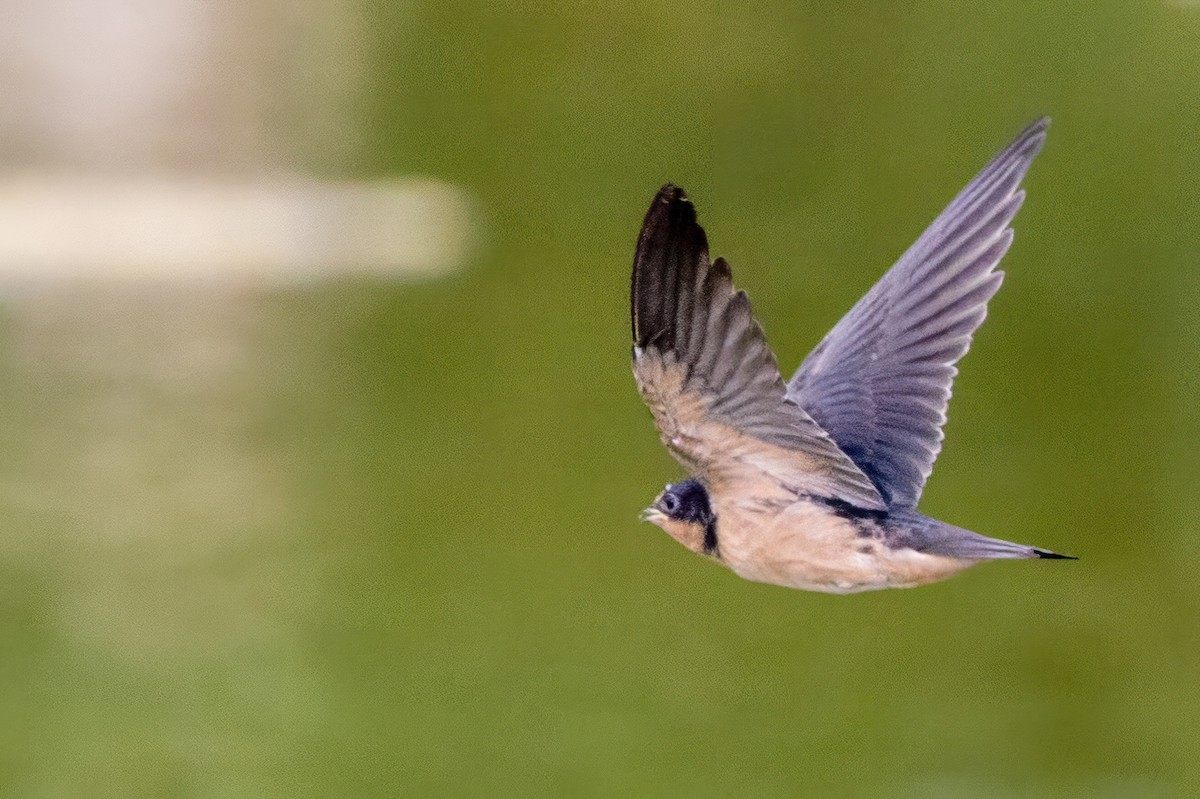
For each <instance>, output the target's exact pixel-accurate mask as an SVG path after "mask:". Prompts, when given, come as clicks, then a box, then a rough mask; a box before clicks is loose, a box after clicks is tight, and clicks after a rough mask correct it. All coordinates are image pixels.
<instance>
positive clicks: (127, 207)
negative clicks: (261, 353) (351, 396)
mask: <svg viewBox="0 0 1200 799" xmlns="http://www.w3.org/2000/svg"><path fill="white" fill-rule="evenodd" d="M467 208H468V203H467V201H466V199H465V198H464V197H463V195H462V193H461V192H460V191H458V190H456V189H454V188H453V187H451V186H448V185H446V184H444V183H438V182H435V181H428V180H411V181H378V182H369V183H340V184H332V183H320V182H316V181H313V180H306V179H304V178H300V177H295V178H291V179H286V180H281V179H270V180H267V179H258V180H245V181H234V180H229V179H216V178H192V179H187V180H179V179H170V180H168V179H166V178H160V179H153V178H148V179H120V178H98V177H69V176H49V175H37V174H28V175H25V176H22V177H15V178H8V179H2V178H0V280H3V281H5V282H7V283H12V282H14V281H17V282H19V281H21V280H22V279H27V278H32V279H34V280H42V279H50V280H57V279H72V278H87V277H97V276H106V277H114V278H118V279H138V278H150V279H154V280H177V279H183V280H187V281H193V280H199V281H205V280H221V279H227V278H248V279H251V280H268V281H276V280H278V281H288V280H296V279H299V280H307V279H312V278H314V277H320V276H321V275H324V274H330V273H334V274H336V273H344V272H364V273H372V274H376V275H405V276H412V277H431V276H434V275H438V274H441V273H444V272H447V271H450V270H452V269H453V268H454V267H456V266H457V265H459V264H460V263H462V261H463V259H464V257H465V249H466V247H467V240H468V235H467V231H468V227H469V214H468V211H467Z"/></svg>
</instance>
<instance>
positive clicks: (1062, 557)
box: [1033, 547, 1079, 560]
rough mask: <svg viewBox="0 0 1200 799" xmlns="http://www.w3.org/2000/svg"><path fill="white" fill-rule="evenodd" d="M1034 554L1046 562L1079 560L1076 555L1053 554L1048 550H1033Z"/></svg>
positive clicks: (1035, 548)
mask: <svg viewBox="0 0 1200 799" xmlns="http://www.w3.org/2000/svg"><path fill="white" fill-rule="evenodd" d="M1033 553H1034V554H1035V555H1037V556H1038V557H1039V558H1045V559H1046V560H1079V558H1077V557H1075V556H1074V555H1060V554H1058V553H1057V552H1051V551H1050V550H1048V549H1038V548H1037V547H1034V548H1033Z"/></svg>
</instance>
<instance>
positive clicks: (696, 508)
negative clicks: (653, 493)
mask: <svg viewBox="0 0 1200 799" xmlns="http://www.w3.org/2000/svg"><path fill="white" fill-rule="evenodd" d="M642 520H643V521H647V522H653V523H654V524H657V525H658V526H659V527H661V528H662V529H663V530H665V531H666V533H667V535H669V536H671V537H672V538H674V539H675V540H676V541H678V542H679V543H681V544H683V545H684V546H685V547H687V548H688V549H690V550H692V551H693V552H695V553H697V554H700V555H709V556H711V557H718V556H719V554H718V549H717V517H716V515H715V514H714V513H713V512H712V506H711V505H710V504H709V502H708V491H707V490H705V488H704V486H703V485H702V484H701V483H700V481H699V480H684V481H683V482H682V483H672V484H670V485H668V486H667V487H666V488H664V489H663V491H662V493H661V494H659V495H658V496H657V497H656V498H655V500H654V504H653V505H651V506H650V507H648V508H646V509H645V510H644V511H642Z"/></svg>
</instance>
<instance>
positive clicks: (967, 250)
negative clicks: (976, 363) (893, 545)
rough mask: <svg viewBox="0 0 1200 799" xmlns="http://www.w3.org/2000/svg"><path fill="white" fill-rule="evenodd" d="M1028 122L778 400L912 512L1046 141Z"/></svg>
mask: <svg viewBox="0 0 1200 799" xmlns="http://www.w3.org/2000/svg"><path fill="white" fill-rule="evenodd" d="M1049 124H1050V120H1049V119H1045V118H1043V119H1039V120H1038V121H1036V122H1034V123H1033V124H1032V125H1030V126H1029V127H1028V128H1026V129H1025V131H1024V132H1022V133H1021V135H1019V136H1018V137H1017V138H1016V140H1015V141H1013V143H1012V144H1010V145H1009V146H1008V147H1007V148H1006V149H1005V150H1004V151H1003V152H1002V153H1000V155H998V156H996V158H995V159H993V161H992V162H991V163H990V164H988V165H987V166H986V167H985V168H984V169H983V171H982V172H980V173H979V174H978V175H977V176H976V177H975V179H974V180H972V181H971V182H970V183H969V184H968V185H967V187H966V188H965V189H963V190H962V192H961V193H959V195H958V196H957V197H956V198H955V199H954V201H953V202H951V203H950V205H949V206H948V207H947V208H946V209H945V210H944V211H943V212H942V213H941V215H940V216H938V218H937V219H936V220H934V222H933V224H932V225H930V226H929V228H928V229H927V230H926V231H925V232H924V233H923V234H922V235H921V237H920V238H919V239H917V241H916V243H915V244H913V245H912V247H910V248H909V249H908V251H907V252H905V253H904V255H903V256H901V258H900V260H899V261H897V262H896V264H895V265H894V266H893V267H892V268H891V269H890V270H888V272H887V273H886V274H885V275H884V276H883V277H882V278H881V279H880V280H879V282H878V283H876V284H875V286H874V287H873V288H872V289H871V290H870V291H869V292H868V293H867V294H866V295H865V296H864V297H863V298H862V299H861V300H859V301H858V303H857V304H856V305H855V306H854V307H853V308H852V309H851V310H850V311H849V313H847V314H846V315H845V316H844V317H842V319H841V321H839V322H838V323H837V325H836V326H834V328H833V330H832V331H831V332H830V333H829V335H827V336H826V337H825V339H824V340H823V341H822V342H821V343H820V344H819V345H817V347H816V349H814V350H813V351H812V353H810V354H809V356H808V357H807V358H806V359H805V361H804V363H803V364H801V366H800V369H799V371H797V372H796V375H795V376H794V377H793V378H792V380H791V382H790V383H789V385H788V396H789V397H790V398H791V399H793V400H794V401H795V402H796V403H798V404H799V405H800V406H801V407H803V408H804V409H805V410H806V411H808V413H809V414H810V415H811V416H812V418H813V419H815V420H816V422H817V423H818V424H819V425H820V426H821V427H823V428H824V429H825V430H826V431H827V432H828V433H829V435H830V436H832V437H833V440H834V441H836V442H837V444H838V446H840V447H841V448H842V450H843V451H844V452H845V453H846V454H847V455H849V456H850V457H851V458H852V459H853V460H854V462H855V463H856V464H857V465H858V466H859V468H861V469H862V470H863V471H864V472H866V473H867V475H869V476H870V477H871V479H872V481H873V482H874V483H875V486H876V487H877V488H878V489H879V492H880V493H881V494H882V495H883V497H884V499H885V500H886V501H887V502H888V504H889V505H893V506H899V507H913V506H915V505H916V503H917V500H918V499H919V498H920V496H921V490H922V488H923V487H924V485H925V480H926V479H927V478H928V477H929V474H930V472H931V471H932V470H933V462H934V460H935V459H936V458H937V455H938V452H939V451H940V450H941V442H942V425H943V424H944V423H945V421H946V406H947V404H948V402H949V399H950V389H951V384H952V383H953V381H954V376H955V374H957V369H956V368H955V366H954V364H955V363H956V362H957V361H958V360H959V358H961V357H962V356H963V355H964V354H965V353H966V352H967V349H968V348H969V347H970V345H971V337H972V334H973V333H974V332H975V330H976V328H978V327H979V325H980V324H981V323H982V322H983V319H984V316H986V314H987V303H988V300H989V299H991V297H992V295H993V294H995V293H996V290H997V289H998V288H999V287H1000V281H1001V280H1002V278H1003V272H999V271H996V269H995V268H996V266H997V265H998V264H999V262H1000V259H1001V257H1003V255H1004V253H1005V252H1006V251H1007V250H1008V246H1009V244H1010V243H1011V242H1012V229H1011V228H1010V227H1009V223H1010V222H1011V221H1012V218H1013V216H1014V215H1015V214H1016V213H1017V209H1018V208H1020V206H1021V201H1022V200H1023V199H1024V197H1025V193H1024V192H1023V191H1021V190H1020V189H1019V188H1018V186H1019V184H1020V182H1021V179H1022V178H1023V177H1024V175H1025V172H1026V170H1028V169H1029V165H1030V163H1031V162H1032V161H1033V158H1034V156H1035V155H1037V153H1038V150H1040V149H1041V147H1042V143H1043V142H1044V141H1045V138H1046V128H1047V126H1048V125H1049Z"/></svg>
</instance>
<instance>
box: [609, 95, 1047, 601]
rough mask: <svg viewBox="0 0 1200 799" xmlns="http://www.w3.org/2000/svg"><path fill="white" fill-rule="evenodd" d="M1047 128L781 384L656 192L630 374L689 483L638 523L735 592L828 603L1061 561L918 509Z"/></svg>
mask: <svg viewBox="0 0 1200 799" xmlns="http://www.w3.org/2000/svg"><path fill="white" fill-rule="evenodd" d="M1048 125H1049V120H1048V119H1040V120H1038V121H1037V122H1034V123H1033V124H1032V125H1030V126H1029V127H1028V128H1027V129H1026V130H1025V131H1024V132H1023V133H1021V135H1019V136H1018V137H1017V138H1016V140H1015V141H1013V143H1012V144H1010V145H1009V146H1008V147H1007V148H1005V150H1004V151H1003V152H1001V153H1000V154H999V155H998V156H996V158H995V159H993V160H992V162H991V163H990V164H988V165H987V166H986V167H985V168H984V169H983V171H982V172H980V173H979V174H978V175H976V177H975V179H974V180H972V181H971V182H970V183H969V184H967V187H966V188H965V189H963V191H962V192H961V193H960V194H959V195H958V196H957V197H956V198H955V199H954V201H953V202H951V203H950V205H949V206H948V207H947V208H946V209H945V210H944V211H943V212H942V213H941V215H940V216H939V217H938V218H937V219H936V220H934V222H933V224H932V225H930V227H929V228H928V229H927V230H926V231H925V232H924V233H923V234H922V235H921V237H920V238H919V239H917V242H916V243H915V244H914V245H913V246H912V247H911V248H909V250H908V251H907V252H905V253H904V255H903V256H901V258H900V260H899V261H897V262H896V264H895V265H893V266H892V268H891V269H890V270H888V271H887V272H886V273H885V274H884V276H883V277H882V278H881V279H880V280H879V282H877V283H876V284H875V285H874V287H872V288H871V290H870V291H868V292H867V294H866V295H865V296H864V297H863V298H862V299H860V300H859V301H858V303H857V304H855V305H854V307H853V308H851V309H850V311H849V312H848V313H847V314H846V315H845V316H844V317H843V318H842V319H841V321H839V322H838V323H837V325H835V326H834V328H833V330H832V331H831V332H830V333H829V335H827V336H826V337H825V338H824V340H823V341H821V343H820V344H818V345H817V347H816V349H814V350H813V351H812V352H811V353H810V354H809V356H808V357H807V358H806V359H805V360H804V362H803V363H802V364H801V365H800V368H799V370H798V371H797V372H796V374H795V375H794V376H793V377H792V379H791V380H790V381H788V382H787V383H785V382H784V381H783V377H782V375H781V374H780V372H779V367H778V366H777V364H776V361H775V355H774V353H772V351H771V349H770V348H769V347H768V346H767V341H766V338H765V337H764V336H763V331H762V328H761V327H760V326H759V324H758V322H757V321H755V319H754V317H753V315H752V313H751V310H750V301H749V299H748V298H747V297H746V294H745V292H742V291H737V290H736V289H735V288H734V286H733V278H732V273H731V272H730V268H729V264H728V263H727V262H726V261H725V260H724V259H722V258H718V259H717V260H715V261H710V260H709V255H708V241H707V238H706V236H705V234H704V230H703V229H702V228H701V227H700V225H699V224H698V223H697V221H696V210H695V208H694V207H693V206H692V203H691V201H689V200H688V198H687V195H685V194H684V192H683V190H682V189H680V188H678V187H677V186H673V185H667V186H664V187H663V188H662V189H661V190H660V191H659V193H658V195H657V196H656V197H655V198H654V202H653V203H652V204H651V206H650V210H649V212H647V214H646V219H645V222H644V224H643V225H642V230H641V234H640V236H639V237H638V243H637V254H636V256H635V258H634V263H633V280H632V287H631V302H630V306H631V314H632V320H633V372H634V376H635V378H636V379H637V385H638V390H639V391H640V393H641V395H642V398H643V399H644V400H645V401H646V404H647V405H649V406H650V410H651V412H652V414H653V416H654V421H655V424H656V426H657V428H658V431H659V433H660V436H661V438H662V441H663V443H664V444H665V445H666V446H667V448H668V449H669V450H670V451H671V453H672V454H673V455H674V456H675V458H676V459H677V460H678V461H679V462H680V463H681V464H682V465H683V466H684V468H685V469H687V470H688V472H689V473H690V474H691V477H689V478H688V479H686V480H683V481H682V482H679V483H674V484H670V485H668V486H667V487H666V488H665V489H664V490H663V492H662V493H660V494H659V495H658V497H657V498H656V499H655V500H654V504H653V505H651V506H650V507H649V508H647V509H646V510H645V511H644V512H643V514H642V518H643V519H645V520H648V521H651V522H653V523H654V524H656V525H658V526H659V527H661V528H662V529H663V530H665V531H666V532H667V534H668V535H670V536H671V537H672V538H674V539H675V540H676V541H678V542H680V543H681V544H683V545H684V546H685V547H687V548H688V549H690V550H692V551H693V552H696V553H698V554H701V555H705V556H707V557H709V558H711V559H713V560H715V561H717V562H718V563H721V564H723V565H724V566H727V567H728V568H729V569H731V570H732V571H733V572H734V573H735V574H737V575H739V576H741V577H743V578H745V579H747V580H754V581H757V582H764V583H774V584H777V585H783V586H788V587H791V588H799V589H804V590H809V591H824V592H829V593H841V594H848V593H856V592H859V591H871V590H876V589H881V588H907V587H911V586H917V585H923V584H925V583H931V582H934V581H937V580H941V579H943V578H946V577H949V576H951V575H953V574H955V573H957V572H959V571H962V570H963V569H965V568H967V567H969V566H973V565H974V564H976V563H980V562H982V561H986V560H995V559H999V558H1059V559H1070V556H1067V555H1060V554H1057V553H1054V552H1051V551H1049V550H1046V549H1038V548H1037V547H1031V546H1025V545H1023V544H1014V543H1011V542H1009V541H1002V540H999V539H995V538H988V537H986V536H983V535H980V534H978V533H974V532H971V531H970V530H965V529H963V528H960V527H955V526H953V525H950V524H946V523H945V522H941V521H938V520H936V519H933V518H930V517H928V516H925V515H923V514H921V513H919V512H918V511H917V501H918V500H919V499H920V497H921V490H922V488H923V487H924V485H925V481H926V479H927V478H928V477H929V475H930V472H931V471H932V470H933V462H934V459H935V458H936V457H937V455H938V452H939V451H940V450H941V446H942V437H943V434H942V425H943V424H944V423H945V421H946V406H947V403H948V401H949V399H950V388H951V384H952V382H953V380H954V376H955V375H956V374H957V369H956V367H955V363H957V362H958V360H959V359H960V358H961V357H962V356H963V355H964V354H965V353H966V352H967V349H968V348H969V347H970V344H971V338H972V335H973V334H974V332H975V330H976V328H978V327H979V325H980V323H982V322H983V319H984V316H985V315H986V313H987V303H988V300H989V299H991V297H992V295H994V294H995V293H996V290H997V289H999V288H1000V282H1001V280H1002V279H1003V274H1004V273H1003V272H1000V271H998V270H997V269H996V267H997V266H998V264H999V263H1000V259H1001V257H1003V255H1004V253H1005V252H1006V251H1007V250H1008V247H1009V244H1010V243H1011V242H1012V229H1011V228H1010V227H1009V223H1010V222H1011V221H1012V219H1013V217H1014V216H1015V215H1016V213H1017V209H1018V208H1020V206H1021V202H1022V200H1023V199H1024V197H1025V192H1024V191H1023V190H1022V189H1021V188H1020V187H1019V186H1020V182H1021V179H1022V178H1023V177H1024V175H1025V172H1026V171H1027V170H1028V169H1029V165H1030V163H1031V162H1032V161H1033V158H1034V156H1035V155H1037V153H1038V151H1039V150H1040V149H1041V147H1042V144H1043V142H1044V141H1045V138H1046V129H1047V127H1048Z"/></svg>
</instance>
